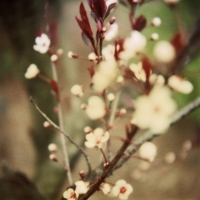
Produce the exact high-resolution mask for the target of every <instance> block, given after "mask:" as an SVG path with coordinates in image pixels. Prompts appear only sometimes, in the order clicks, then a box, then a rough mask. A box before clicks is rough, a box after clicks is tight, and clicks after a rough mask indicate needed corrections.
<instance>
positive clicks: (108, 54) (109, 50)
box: [102, 44, 115, 60]
mask: <svg viewBox="0 0 200 200" xmlns="http://www.w3.org/2000/svg"><path fill="white" fill-rule="evenodd" d="M114 53H115V47H114V45H111V44H109V45H107V46H105V47H104V48H103V49H102V55H103V57H104V58H105V60H109V58H111V59H113V58H114Z"/></svg>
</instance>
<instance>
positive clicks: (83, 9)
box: [80, 2, 92, 36]
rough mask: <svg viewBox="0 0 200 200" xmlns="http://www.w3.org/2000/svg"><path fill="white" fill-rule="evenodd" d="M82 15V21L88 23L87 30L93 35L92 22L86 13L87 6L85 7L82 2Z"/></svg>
mask: <svg viewBox="0 0 200 200" xmlns="http://www.w3.org/2000/svg"><path fill="white" fill-rule="evenodd" d="M80 15H81V19H82V21H83V22H84V23H85V24H87V32H88V33H89V34H90V35H91V36H92V29H91V27H90V22H89V20H88V17H87V13H86V10H85V7H84V4H83V3H82V2H81V4H80Z"/></svg>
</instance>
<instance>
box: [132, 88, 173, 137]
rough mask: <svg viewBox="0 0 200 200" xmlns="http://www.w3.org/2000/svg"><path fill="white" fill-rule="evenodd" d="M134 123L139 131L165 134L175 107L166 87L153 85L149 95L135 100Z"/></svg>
mask: <svg viewBox="0 0 200 200" xmlns="http://www.w3.org/2000/svg"><path fill="white" fill-rule="evenodd" d="M134 106H135V112H134V114H133V119H134V122H135V123H136V124H137V126H138V127H139V128H141V129H149V130H150V131H151V132H152V133H154V134H161V133H163V132H165V131H166V130H167V129H168V128H169V125H170V119H171V117H172V114H173V113H174V112H175V110H176V108H177V106H176V103H175V101H174V100H173V99H172V98H171V91H170V89H169V88H168V87H166V86H160V85H155V86H154V88H153V89H152V90H151V92H150V94H149V95H142V96H139V97H138V98H137V99H136V100H135V104H134Z"/></svg>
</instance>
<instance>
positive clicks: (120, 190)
mask: <svg viewBox="0 0 200 200" xmlns="http://www.w3.org/2000/svg"><path fill="white" fill-rule="evenodd" d="M132 192H133V188H132V186H131V185H130V184H128V183H127V182H126V181H125V180H122V179H120V180H118V181H117V182H116V184H115V186H114V187H113V188H112V194H113V195H114V196H115V197H117V196H118V197H119V199H122V200H126V199H128V197H129V195H130V194H131V193H132Z"/></svg>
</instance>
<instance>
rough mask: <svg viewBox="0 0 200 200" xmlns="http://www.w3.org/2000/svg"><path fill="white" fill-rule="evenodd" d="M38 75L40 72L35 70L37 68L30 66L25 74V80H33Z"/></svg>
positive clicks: (33, 65)
mask: <svg viewBox="0 0 200 200" xmlns="http://www.w3.org/2000/svg"><path fill="white" fill-rule="evenodd" d="M39 73H40V70H39V69H38V68H37V66H36V65H35V64H31V65H30V66H29V67H28V69H27V71H26V73H25V78H27V79H32V78H35V77H36V76H37V75H38V74H39Z"/></svg>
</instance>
